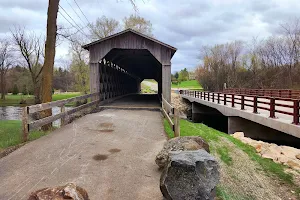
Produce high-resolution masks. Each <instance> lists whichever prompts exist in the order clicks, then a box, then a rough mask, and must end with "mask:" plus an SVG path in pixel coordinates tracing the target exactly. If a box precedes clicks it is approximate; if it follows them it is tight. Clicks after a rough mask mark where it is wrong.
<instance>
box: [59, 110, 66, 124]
mask: <svg viewBox="0 0 300 200" xmlns="http://www.w3.org/2000/svg"><path fill="white" fill-rule="evenodd" d="M60 112H61V113H64V112H66V107H65V105H62V106H61V107H60ZM65 123H66V120H65V117H62V118H61V119H60V127H62V126H64V125H65Z"/></svg>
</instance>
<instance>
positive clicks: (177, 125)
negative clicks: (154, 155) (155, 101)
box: [174, 108, 180, 137]
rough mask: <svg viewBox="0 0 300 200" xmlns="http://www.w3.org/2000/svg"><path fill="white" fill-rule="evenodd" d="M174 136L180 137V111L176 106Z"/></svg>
mask: <svg viewBox="0 0 300 200" xmlns="http://www.w3.org/2000/svg"><path fill="white" fill-rule="evenodd" d="M174 126H175V127H174V129H175V130H174V136H175V137H180V119H179V112H178V110H177V109H176V108H174Z"/></svg>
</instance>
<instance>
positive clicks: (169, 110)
mask: <svg viewBox="0 0 300 200" xmlns="http://www.w3.org/2000/svg"><path fill="white" fill-rule="evenodd" d="M162 112H163V115H164V116H165V118H166V119H167V121H168V123H169V124H170V126H171V127H172V130H173V131H174V136H175V137H179V136H180V123H179V111H178V109H176V108H174V107H173V106H172V105H171V104H170V103H169V102H168V101H166V100H165V99H164V97H162ZM172 118H173V119H172Z"/></svg>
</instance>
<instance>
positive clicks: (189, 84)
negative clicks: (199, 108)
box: [172, 80, 202, 89]
mask: <svg viewBox="0 0 300 200" xmlns="http://www.w3.org/2000/svg"><path fill="white" fill-rule="evenodd" d="M172 88H186V89H202V86H201V85H200V84H199V82H198V81H196V80H190V81H182V82H181V83H179V84H173V83H172Z"/></svg>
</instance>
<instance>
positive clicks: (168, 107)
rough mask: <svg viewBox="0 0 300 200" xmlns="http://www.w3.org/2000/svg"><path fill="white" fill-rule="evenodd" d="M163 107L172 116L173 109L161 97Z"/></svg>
mask: <svg viewBox="0 0 300 200" xmlns="http://www.w3.org/2000/svg"><path fill="white" fill-rule="evenodd" d="M162 102H163V107H164V108H166V110H167V111H168V112H169V113H170V112H171V113H172V114H174V107H173V106H172V105H171V104H170V103H169V102H168V101H167V100H166V99H165V98H164V97H162Z"/></svg>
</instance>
